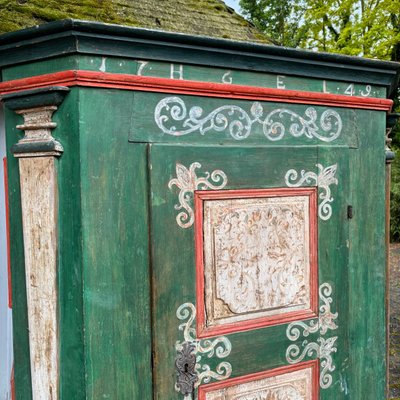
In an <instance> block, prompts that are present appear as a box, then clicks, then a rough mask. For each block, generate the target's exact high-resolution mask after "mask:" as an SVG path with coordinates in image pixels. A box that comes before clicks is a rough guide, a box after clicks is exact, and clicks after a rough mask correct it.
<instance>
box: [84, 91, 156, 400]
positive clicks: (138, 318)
mask: <svg viewBox="0 0 400 400" xmlns="http://www.w3.org/2000/svg"><path fill="white" fill-rule="evenodd" d="M99 97H101V101H98V100H99ZM96 99H97V100H96ZM132 103H133V92H123V91H119V92H118V91H114V90H101V91H97V90H96V89H82V92H81V97H80V110H81V152H82V163H81V168H82V171H81V172H82V213H83V247H84V250H83V251H84V313H85V352H86V366H87V392H86V398H87V399H95V400H97V399H102V398H109V399H143V400H150V399H151V398H152V388H151V385H152V372H151V314H150V279H149V256H148V210H147V196H148V194H147V191H148V188H147V145H145V144H135V145H132V144H128V136H127V135H128V131H129V123H130V118H131V114H132Z"/></svg>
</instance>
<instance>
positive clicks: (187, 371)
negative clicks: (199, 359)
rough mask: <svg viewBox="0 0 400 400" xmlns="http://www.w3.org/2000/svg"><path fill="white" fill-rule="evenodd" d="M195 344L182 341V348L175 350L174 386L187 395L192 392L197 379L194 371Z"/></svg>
mask: <svg viewBox="0 0 400 400" xmlns="http://www.w3.org/2000/svg"><path fill="white" fill-rule="evenodd" d="M195 349H196V346H195V345H194V344H193V343H190V342H184V343H182V349H181V350H179V351H178V352H177V357H176V360H175V367H176V375H177V377H176V388H177V390H178V391H179V392H180V393H181V394H183V395H184V396H187V395H189V394H192V393H193V392H194V385H195V383H196V382H197V380H198V377H197V373H196V369H195V368H196V355H195V353H194V351H195Z"/></svg>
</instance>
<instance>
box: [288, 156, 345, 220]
mask: <svg viewBox="0 0 400 400" xmlns="http://www.w3.org/2000/svg"><path fill="white" fill-rule="evenodd" d="M316 166H317V168H318V171H319V172H318V174H317V173H315V172H313V171H307V172H306V171H305V170H302V171H300V177H299V173H298V172H297V171H296V170H295V169H290V170H289V171H287V172H286V175H285V183H286V185H287V186H288V187H299V186H301V185H303V184H304V183H306V184H311V183H313V182H315V184H316V185H317V186H318V187H319V188H321V189H322V191H321V192H320V194H319V198H320V200H321V202H320V204H319V206H318V215H319V217H320V218H321V219H322V220H324V221H327V220H328V219H329V218H330V217H331V216H332V205H331V203H332V202H333V200H334V199H333V197H332V196H331V189H330V185H337V184H338V183H339V181H338V179H337V178H336V177H335V175H336V171H337V164H333V165H330V166H329V167H326V168H324V167H323V165H322V164H316ZM296 181H297V182H296Z"/></svg>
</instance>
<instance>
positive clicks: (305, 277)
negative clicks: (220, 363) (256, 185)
mask: <svg viewBox="0 0 400 400" xmlns="http://www.w3.org/2000/svg"><path fill="white" fill-rule="evenodd" d="M203 226H204V275H205V303H206V316H207V326H216V325H222V324H226V323H233V322H238V321H245V320H249V319H254V318H259V317H265V316H271V315H279V314H282V313H287V312H291V311H298V310H307V309H309V308H310V302H311V293H310V244H309V241H310V233H309V229H310V223H309V197H308V196H283V197H263V198H249V199H226V200H212V201H205V202H204V225H203Z"/></svg>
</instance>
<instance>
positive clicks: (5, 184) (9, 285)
mask: <svg viewBox="0 0 400 400" xmlns="http://www.w3.org/2000/svg"><path fill="white" fill-rule="evenodd" d="M3 172H4V193H5V205H6V241H7V244H6V245H7V277H8V308H12V289H11V255H10V207H9V203H8V173H7V158H6V157H4V158H3Z"/></svg>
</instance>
